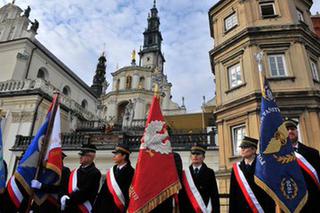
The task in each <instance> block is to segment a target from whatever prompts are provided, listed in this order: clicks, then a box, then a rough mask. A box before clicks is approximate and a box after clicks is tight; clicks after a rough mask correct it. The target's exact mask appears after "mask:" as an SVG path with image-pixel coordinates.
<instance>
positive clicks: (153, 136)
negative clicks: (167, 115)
mask: <svg viewBox="0 0 320 213" xmlns="http://www.w3.org/2000/svg"><path fill="white" fill-rule="evenodd" d="M164 125H165V122H163V121H151V122H150V123H149V125H148V127H147V128H146V131H145V133H144V135H143V143H141V147H140V149H147V148H148V149H150V150H154V151H156V152H160V153H161V154H169V153H170V152H171V151H172V150H171V143H170V140H169V139H168V136H169V135H168V132H167V130H165V131H164V132H163V133H159V132H160V131H161V130H162V129H163V127H164ZM165 139H166V140H165Z"/></svg>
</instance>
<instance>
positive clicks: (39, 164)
mask: <svg viewBox="0 0 320 213" xmlns="http://www.w3.org/2000/svg"><path fill="white" fill-rule="evenodd" d="M53 94H54V95H56V97H54V98H53V101H54V100H55V102H54V105H53V106H52V112H51V113H52V114H51V116H50V119H49V123H48V128H47V131H46V134H45V136H44V138H43V140H41V142H40V143H41V149H40V152H39V158H38V162H37V170H36V174H35V177H34V179H35V180H38V179H39V175H40V172H41V171H42V167H43V164H42V163H43V159H44V157H45V153H46V151H47V148H48V143H49V140H50V137H51V133H52V127H53V124H54V118H55V116H56V112H57V109H58V105H59V95H60V94H59V92H58V91H55V92H54V93H53ZM33 201H34V191H32V194H31V195H30V197H29V200H28V205H27V209H26V213H29V211H30V210H31V207H32V204H33Z"/></svg>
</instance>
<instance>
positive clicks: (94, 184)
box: [65, 163, 101, 213]
mask: <svg viewBox="0 0 320 213" xmlns="http://www.w3.org/2000/svg"><path fill="white" fill-rule="evenodd" d="M77 175H78V183H77V187H78V188H79V190H78V191H76V192H72V193H71V194H70V195H69V196H70V200H69V201H68V202H67V208H66V211H65V212H70V213H75V212H79V209H78V204H83V203H84V202H85V201H87V200H88V201H90V203H91V205H93V203H94V200H95V198H96V195H97V192H98V190H99V186H100V178H101V173H100V171H99V170H98V169H97V168H96V167H95V165H94V163H92V164H91V165H90V166H88V167H86V168H81V167H80V168H79V169H78V171H77Z"/></svg>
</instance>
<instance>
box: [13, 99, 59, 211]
mask: <svg viewBox="0 0 320 213" xmlns="http://www.w3.org/2000/svg"><path fill="white" fill-rule="evenodd" d="M57 99H58V98H57V96H56V97H55V98H54V100H53V102H52V104H51V106H50V109H49V111H48V114H47V116H46V120H45V122H44V123H43V124H42V126H41V127H40V129H39V130H38V132H37V134H36V135H35V137H34V138H33V139H32V141H31V143H30V145H29V146H28V148H27V150H26V152H25V153H24V155H23V157H22V158H21V160H20V162H19V164H18V168H17V170H16V172H15V174H14V181H18V182H19V183H20V185H21V186H22V187H23V189H24V190H25V191H26V192H27V193H28V195H29V196H30V195H33V199H34V200H35V202H36V203H37V204H38V205H40V204H42V203H43V202H44V201H45V200H46V199H47V197H48V196H49V194H48V193H45V192H43V191H42V190H33V189H32V188H31V181H32V180H33V179H35V178H37V179H38V180H39V181H40V182H41V183H43V184H47V185H57V184H59V181H60V176H61V169H62V168H60V165H61V167H62V157H61V144H60V140H59V139H60V137H59V135H58V133H60V132H58V130H59V129H57V128H55V124H53V126H54V127H53V129H54V130H55V132H58V133H56V134H54V136H55V138H58V139H55V138H53V140H52V137H50V139H49V141H48V144H46V146H47V147H48V149H47V150H46V153H45V156H44V158H43V159H40V152H41V146H42V143H43V139H44V137H46V134H47V129H48V126H49V122H50V119H51V116H53V115H54V114H53V110H57V109H58V108H59V107H56V108H55V109H53V108H54V106H55V104H56V102H57V101H58V100H57ZM59 113H60V111H59ZM55 118H59V119H58V123H60V114H58V116H55ZM55 118H52V119H54V121H56V119H55ZM58 127H59V128H60V124H59V125H58ZM51 131H52V130H51ZM56 140H58V141H56ZM52 156H53V157H52ZM39 160H42V165H43V167H42V169H41V170H39V173H38V177H36V174H37V169H38V162H39ZM52 161H53V162H52ZM60 161H61V162H60ZM55 162H58V163H57V164H58V166H56V165H55ZM9 191H11V192H12V193H10V197H11V199H12V200H13V201H16V202H15V203H17V204H16V206H19V205H20V204H21V195H20V194H21V193H19V191H18V189H17V187H14V184H9ZM17 198H18V199H17Z"/></svg>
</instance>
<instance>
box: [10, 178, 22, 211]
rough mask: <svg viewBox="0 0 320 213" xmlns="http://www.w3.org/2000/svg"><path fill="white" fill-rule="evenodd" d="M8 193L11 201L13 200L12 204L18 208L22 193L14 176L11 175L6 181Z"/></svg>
mask: <svg viewBox="0 0 320 213" xmlns="http://www.w3.org/2000/svg"><path fill="white" fill-rule="evenodd" d="M7 189H8V193H9V196H10V198H11V201H12V202H13V204H14V206H15V207H16V208H17V209H19V207H20V205H21V202H22V200H23V194H22V192H21V191H20V189H19V187H18V185H17V183H16V180H15V178H14V177H13V176H12V177H11V178H10V180H9V182H8V186H7Z"/></svg>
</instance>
